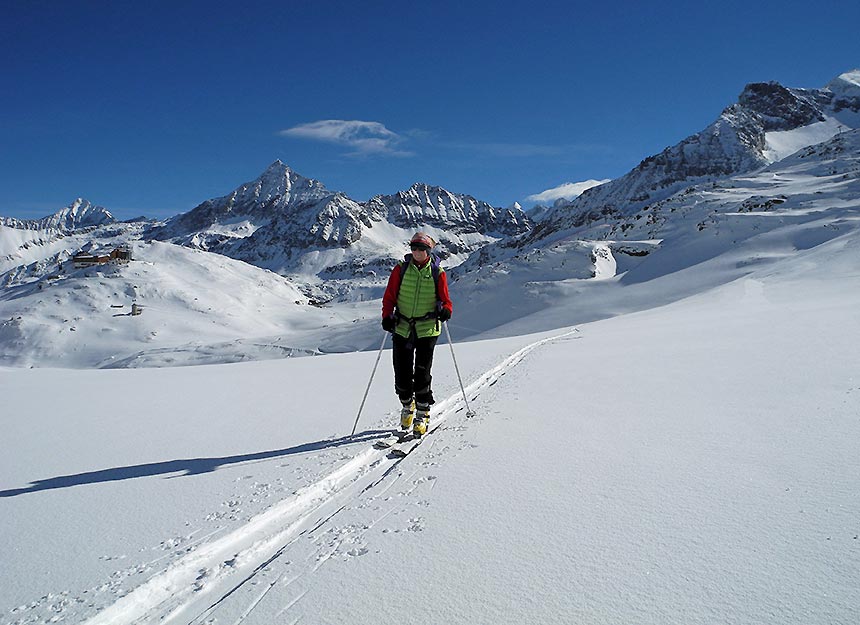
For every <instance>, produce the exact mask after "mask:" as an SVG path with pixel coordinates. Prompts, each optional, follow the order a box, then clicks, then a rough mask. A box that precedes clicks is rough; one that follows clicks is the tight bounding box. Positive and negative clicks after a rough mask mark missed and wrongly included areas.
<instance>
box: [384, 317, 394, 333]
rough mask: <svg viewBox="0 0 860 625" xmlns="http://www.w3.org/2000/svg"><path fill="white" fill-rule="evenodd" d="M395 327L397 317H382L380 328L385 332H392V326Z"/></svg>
mask: <svg viewBox="0 0 860 625" xmlns="http://www.w3.org/2000/svg"><path fill="white" fill-rule="evenodd" d="M395 327H397V319H395V318H394V317H383V318H382V329H383V330H385V331H386V332H394V328H395Z"/></svg>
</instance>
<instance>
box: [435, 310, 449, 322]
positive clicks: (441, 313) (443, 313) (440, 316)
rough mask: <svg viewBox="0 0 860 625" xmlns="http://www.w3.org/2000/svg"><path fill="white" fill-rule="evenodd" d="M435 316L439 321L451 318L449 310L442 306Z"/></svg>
mask: <svg viewBox="0 0 860 625" xmlns="http://www.w3.org/2000/svg"><path fill="white" fill-rule="evenodd" d="M436 317H437V318H438V319H439V321H448V319H450V318H451V311H450V310H448V309H447V308H443V309H441V310H440V311H439V313H438V314H437V315H436Z"/></svg>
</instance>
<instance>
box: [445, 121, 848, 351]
mask: <svg viewBox="0 0 860 625" xmlns="http://www.w3.org/2000/svg"><path fill="white" fill-rule="evenodd" d="M858 215H860V129H852V130H847V131H845V132H841V133H839V134H837V135H836V136H834V137H832V138H831V139H829V140H827V141H824V142H822V143H817V144H814V145H811V146H807V147H805V148H802V149H800V150H799V151H797V152H795V153H794V154H792V155H791V156H788V157H786V158H783V159H781V160H779V161H776V162H774V163H772V164H770V165H767V166H765V167H762V168H759V169H757V170H755V171H752V172H744V173H740V174H737V175H734V176H727V177H723V178H719V179H717V180H713V181H709V182H700V183H698V184H692V185H690V186H686V187H685V188H683V189H682V190H681V191H678V192H676V193H674V194H672V195H670V196H668V197H666V198H663V199H661V200H659V201H654V202H652V203H650V204H648V205H647V206H645V207H643V208H641V209H640V210H638V211H636V212H635V213H633V214H629V215H625V214H619V215H616V214H610V215H606V216H601V218H599V219H584V220H582V221H575V220H573V219H571V221H570V222H569V223H570V225H568V227H558V228H557V229H554V230H551V231H549V230H548V231H544V236H542V237H540V238H532V236H531V235H526V236H524V237H520V238H517V239H510V240H508V241H505V242H500V243H498V244H493V245H489V246H487V247H485V248H483V249H481V250H480V251H478V252H477V253H476V254H474V255H473V256H472V257H471V258H470V259H469V260H468V261H467V262H466V263H464V264H463V265H461V266H459V267H457V268H455V269H453V270H452V271H451V272H450V273H451V277H452V283H451V292H452V294H459V298H458V299H457V300H456V304H457V308H456V310H457V313H456V321H455V322H452V323H456V324H462V326H463V327H464V328H479V327H484V328H488V327H489V328H492V336H497V335H506V334H517V333H519V332H520V331H521V330H522V329H523V327H524V323H525V322H523V321H521V320H522V319H523V318H526V317H527V318H528V326H529V328H531V329H534V328H535V327H538V328H539V329H544V330H549V329H552V328H557V327H560V326H561V325H573V324H576V323H583V322H586V321H591V320H594V319H602V318H606V317H612V316H616V315H619V314H624V313H628V312H633V311H636V310H641V309H642V307H643V306H654V305H656V304H657V303H662V304H669V303H671V302H674V301H677V300H679V299H683V298H685V297H688V296H690V295H692V294H694V293H699V292H702V291H703V290H707V289H709V288H714V287H717V286H719V285H720V284H724V283H727V282H731V281H733V280H736V279H739V278H741V277H743V276H745V275H747V274H749V272H750V271H752V270H755V269H760V268H762V267H766V266H769V265H776V264H777V263H781V262H783V261H785V260H788V259H791V258H793V257H795V256H796V255H798V254H800V253H802V252H804V251H805V250H809V249H811V248H813V247H817V246H819V245H822V244H824V243H826V242H828V241H831V240H833V239H835V238H838V237H843V236H848V235H849V234H851V233H854V232H855V231H856V229H857V228H858V221H857V216H858ZM558 223H559V222H558V221H557V222H556V224H558ZM562 223H563V222H562ZM540 227H541V224H539V225H538V226H537V228H540ZM848 253H850V252H848ZM822 271H826V268H822ZM512 292H513V293H516V294H517V296H515V297H512V295H511V294H512ZM562 320H563V321H562ZM542 324H543V325H542Z"/></svg>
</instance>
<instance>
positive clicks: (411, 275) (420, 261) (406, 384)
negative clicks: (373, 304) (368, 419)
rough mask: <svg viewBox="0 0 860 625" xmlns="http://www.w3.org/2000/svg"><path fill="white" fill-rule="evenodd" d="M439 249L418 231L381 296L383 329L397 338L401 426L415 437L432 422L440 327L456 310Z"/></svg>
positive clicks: (395, 353) (395, 358)
mask: <svg viewBox="0 0 860 625" xmlns="http://www.w3.org/2000/svg"><path fill="white" fill-rule="evenodd" d="M435 245H436V242H435V241H434V240H433V239H432V238H431V237H430V236H429V235H428V234H426V233H424V232H416V233H415V235H414V236H413V237H412V240H411V241H410V242H409V248H410V249H411V250H412V253H411V254H407V255H406V256H405V257H404V259H403V261H401V262H400V263H399V264H398V265H396V266H395V267H394V269H392V271H391V275H390V276H389V277H388V286H387V287H386V289H385V295H383V297H382V328H383V329H384V330H385V331H386V332H391V333H392V335H393V337H392V342H393V344H394V349H393V350H392V354H393V357H392V359H393V362H394V390H395V392H396V393H397V397H398V398H399V399H400V403H401V404H402V406H403V407H402V409H401V411H400V428H401V429H402V430H404V431H405V432H408V431H409V428H410V427H411V428H412V435H413V436H414V437H416V438H420V437H421V436H423V435H424V434H426V433H427V428H428V426H429V424H430V406H432V405H433V403H434V400H433V391H432V389H431V382H432V379H433V378H432V376H431V375H430V370H431V367H432V366H433V350H434V348H435V347H436V341H438V340H439V334H440V333H441V327H442V326H441V324H442V323H444V322H446V321H448V320H449V319H450V318H451V313H452V312H453V311H454V305H453V304H452V303H451V298H450V296H449V295H448V278H447V277H446V276H445V270H444V269H442V268H441V267H440V266H439V262H438V260H437V259H436V258H435V257H433V256H432V255H431V250H432V249H433V247H434V246H435Z"/></svg>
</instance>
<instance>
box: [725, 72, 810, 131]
mask: <svg viewBox="0 0 860 625" xmlns="http://www.w3.org/2000/svg"><path fill="white" fill-rule="evenodd" d="M738 104H739V105H740V106H741V107H743V108H744V109H746V110H747V111H749V112H752V113H757V114H758V115H759V116H760V119H761V122H762V127H763V129H764V130H765V131H771V130H792V129H794V128H799V127H800V126H807V125H809V124H812V123H814V122H817V121H823V120H824V116H823V114H822V111H821V108H820V106H818V105H816V103H815V102H814V99H813V98H811V97H803V96H802V95H800V92H799V91H796V90H792V89H787V88H786V87H783V86H782V85H780V84H779V83H777V82H756V83H751V84H749V85H747V86H746V88H744V90H743V92H742V93H741V95H740V97H738Z"/></svg>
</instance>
